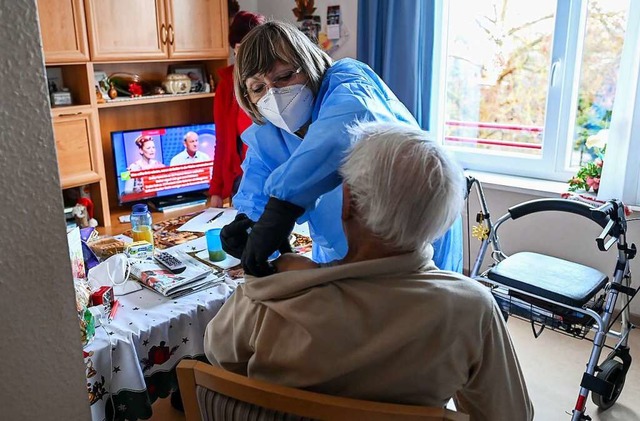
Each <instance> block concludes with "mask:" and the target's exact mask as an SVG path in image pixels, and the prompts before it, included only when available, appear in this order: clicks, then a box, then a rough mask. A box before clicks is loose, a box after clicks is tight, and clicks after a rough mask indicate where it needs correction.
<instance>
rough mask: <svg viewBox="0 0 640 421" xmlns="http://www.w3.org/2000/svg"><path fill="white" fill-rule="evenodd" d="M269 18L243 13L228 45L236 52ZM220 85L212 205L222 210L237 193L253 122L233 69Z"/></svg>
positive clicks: (222, 73)
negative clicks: (243, 105) (245, 135)
mask: <svg viewBox="0 0 640 421" xmlns="http://www.w3.org/2000/svg"><path fill="white" fill-rule="evenodd" d="M265 21H266V18H265V17H264V16H262V15H260V14H256V13H251V12H246V11H240V12H238V13H237V14H236V15H235V17H234V18H233V22H232V23H231V26H230V27H229V45H230V46H231V48H233V50H234V52H235V51H237V48H238V46H240V43H241V42H242V39H243V38H244V36H245V35H247V34H248V33H249V31H250V30H251V29H252V28H253V27H254V26H258V25H262V24H263V23H265ZM218 75H219V76H220V81H219V82H218V87H217V88H216V99H215V103H214V107H213V119H214V122H215V124H216V149H215V151H216V152H215V156H214V160H213V178H212V179H211V183H210V185H209V196H210V201H209V205H210V206H212V207H218V208H219V207H222V202H223V200H224V199H226V198H229V197H231V196H232V195H234V194H235V193H236V191H237V190H238V186H239V185H240V179H241V178H242V169H241V168H240V164H241V163H242V160H243V159H244V155H245V153H246V151H247V146H246V145H245V144H244V143H243V142H242V140H241V139H240V134H242V132H243V131H245V129H247V127H249V126H250V125H251V124H252V123H253V122H252V121H251V118H250V117H249V116H248V115H247V114H245V112H244V111H242V109H241V108H240V106H239V105H238V102H237V101H236V98H235V94H234V92H233V65H231V66H228V67H225V68H223V69H221V70H219V71H218Z"/></svg>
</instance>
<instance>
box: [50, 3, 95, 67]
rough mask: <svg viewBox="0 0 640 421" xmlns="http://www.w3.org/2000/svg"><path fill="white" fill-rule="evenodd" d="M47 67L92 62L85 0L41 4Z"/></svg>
mask: <svg viewBox="0 0 640 421" xmlns="http://www.w3.org/2000/svg"><path fill="white" fill-rule="evenodd" d="M38 16H39V18H40V32H41V34H42V45H43V47H44V59H45V61H46V63H47V64H57V63H71V62H83V61H89V48H88V46H87V26H86V23H85V20H84V6H83V4H82V0H38Z"/></svg>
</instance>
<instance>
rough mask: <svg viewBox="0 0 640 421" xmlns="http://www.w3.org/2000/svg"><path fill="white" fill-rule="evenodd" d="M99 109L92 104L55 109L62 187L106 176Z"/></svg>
mask: <svg viewBox="0 0 640 421" xmlns="http://www.w3.org/2000/svg"><path fill="white" fill-rule="evenodd" d="M97 127H98V124H97V121H96V112H95V111H94V110H92V109H91V108H90V107H73V108H71V109H62V108H58V109H54V111H53V133H54V136H55V139H56V149H57V151H58V169H59V170H60V181H61V184H62V188H69V187H76V186H81V185H83V184H91V183H95V182H97V181H100V179H101V178H102V177H103V174H104V169H103V162H102V153H101V150H102V149H101V148H100V142H99V141H98V142H96V141H95V140H96V139H99V135H98V133H99V132H98V130H97Z"/></svg>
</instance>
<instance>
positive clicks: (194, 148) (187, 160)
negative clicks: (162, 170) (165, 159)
mask: <svg viewBox="0 0 640 421" xmlns="http://www.w3.org/2000/svg"><path fill="white" fill-rule="evenodd" d="M182 140H183V142H184V151H182V152H180V153H179V154H177V155H176V156H174V157H173V158H171V162H170V163H169V165H170V166H172V167H173V166H174V165H182V164H193V163H194V162H204V161H211V157H210V156H209V155H207V154H206V153H204V152H202V151H199V150H198V141H199V139H198V133H196V132H187V134H185V135H184V138H183V139H182Z"/></svg>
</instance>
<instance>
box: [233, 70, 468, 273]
mask: <svg viewBox="0 0 640 421" xmlns="http://www.w3.org/2000/svg"><path fill="white" fill-rule="evenodd" d="M355 121H389V122H398V121H399V122H403V123H405V124H410V125H413V126H415V127H419V126H418V123H417V122H416V120H415V119H414V118H413V116H412V115H411V113H410V112H409V111H408V110H407V109H406V107H405V106H404V105H403V104H402V103H401V102H400V101H399V100H398V98H396V96H395V95H394V94H393V92H391V90H390V89H389V88H388V87H387V85H385V83H384V82H383V81H382V79H380V77H378V75H376V74H375V73H374V72H373V70H371V69H370V68H369V66H367V65H366V64H364V63H361V62H359V61H356V60H353V59H342V60H339V61H336V62H335V63H334V64H333V65H332V66H331V67H330V68H329V69H327V71H326V73H325V76H324V77H323V79H322V84H321V86H320V90H319V91H318V94H317V95H316V99H315V102H314V108H313V112H312V115H311V124H310V125H309V128H308V130H307V134H306V135H305V137H304V141H302V139H300V138H299V137H298V136H296V135H293V134H291V133H288V132H287V131H285V130H282V129H280V128H278V127H276V126H274V125H273V124H271V123H269V122H266V124H264V125H257V124H254V125H252V126H250V127H249V128H248V129H247V130H246V131H245V132H244V133H243V134H242V140H243V141H244V142H245V143H246V144H247V145H248V147H249V148H248V150H247V154H246V157H245V160H244V162H243V163H242V169H243V170H244V176H243V177H242V182H241V183H240V187H239V189H238V193H237V194H236V195H235V196H234V197H233V204H234V206H235V207H236V208H237V209H238V211H239V212H242V213H245V214H247V216H249V218H251V219H252V220H254V221H257V220H258V219H259V218H260V215H262V212H263V211H264V207H265V205H266V203H267V201H268V200H269V198H270V197H276V198H278V199H281V200H285V201H288V202H291V203H294V204H296V205H298V206H300V207H302V208H304V209H305V213H304V215H302V217H300V218H299V219H298V221H297V222H298V223H303V222H308V223H309V231H310V233H311V238H312V239H313V259H314V260H315V261H316V262H319V263H326V262H330V261H332V260H336V259H341V258H343V257H344V256H345V254H346V252H347V242H346V238H345V236H344V232H343V230H342V220H341V207H342V188H341V183H342V180H341V178H340V176H339V174H338V169H339V167H340V164H341V163H342V159H343V157H344V156H345V153H346V151H347V150H348V149H349V147H350V145H351V137H350V136H349V134H348V132H347V128H348V127H349V126H350V125H351V124H353V123H354V122H355ZM433 246H434V249H435V254H434V262H435V263H436V265H437V266H438V267H439V268H441V269H445V270H455V271H458V272H459V271H461V270H462V226H461V223H460V221H458V222H457V223H456V224H454V226H453V227H452V228H451V229H450V230H449V231H448V232H447V233H446V234H445V235H444V236H443V237H442V238H440V239H439V240H437V241H436V242H435V243H434V244H433Z"/></svg>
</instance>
